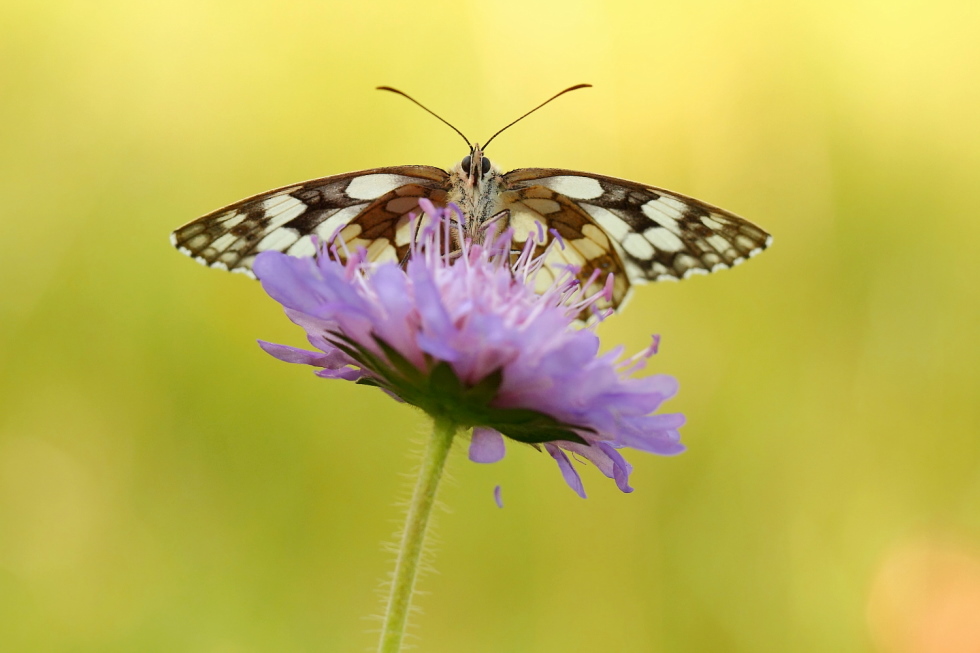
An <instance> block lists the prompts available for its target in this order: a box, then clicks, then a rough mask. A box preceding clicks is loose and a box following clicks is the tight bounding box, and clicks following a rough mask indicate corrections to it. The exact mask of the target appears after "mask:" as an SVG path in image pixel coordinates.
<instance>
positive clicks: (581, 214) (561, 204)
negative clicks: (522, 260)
mask: <svg viewBox="0 0 980 653" xmlns="http://www.w3.org/2000/svg"><path fill="white" fill-rule="evenodd" d="M501 204H502V206H503V208H504V210H506V211H507V212H508V213H509V216H508V226H509V227H511V228H512V229H513V230H514V240H515V242H516V243H518V244H520V243H523V242H525V241H526V240H527V238H528V236H529V234H532V233H535V234H537V232H538V231H540V232H541V234H542V235H544V239H543V240H542V241H540V243H541V244H539V245H538V247H537V251H536V252H535V254H536V255H540V254H542V253H544V250H545V246H546V245H547V244H548V243H549V242H550V241H551V239H552V236H553V235H554V234H557V236H558V239H559V243H557V244H555V245H554V246H552V247H551V250H550V251H549V253H548V257H547V258H546V259H545V265H544V267H543V268H542V270H541V272H540V273H539V276H538V283H539V285H541V286H547V285H548V284H550V283H551V282H552V281H553V280H554V277H555V276H556V275H558V274H560V273H561V270H562V269H563V268H566V267H568V266H574V267H575V268H578V269H579V273H578V278H579V279H580V280H581V281H582V282H583V283H586V282H588V281H589V280H590V279H591V278H592V277H593V274H594V272H595V271H596V270H598V271H599V274H598V275H596V278H595V279H594V280H593V285H592V286H591V287H590V288H588V289H587V290H588V291H589V292H595V291H597V290H599V289H600V288H601V287H602V286H603V284H604V283H605V281H606V277H607V276H608V275H609V274H610V273H611V274H612V275H613V297H612V302H611V306H618V305H619V304H620V303H621V302H622V301H623V300H624V299H625V297H626V294H627V292H628V291H629V279H628V277H627V275H626V272H625V270H624V267H623V261H622V259H621V258H620V256H619V254H618V253H617V251H616V248H615V247H614V246H613V245H612V243H611V242H610V240H609V238H608V237H607V236H606V234H605V233H604V232H603V231H602V229H600V228H598V227H597V226H596V225H595V221H594V220H593V219H592V218H591V217H590V216H589V215H588V214H587V213H586V212H585V211H583V210H582V208H581V207H579V206H578V205H577V204H576V203H575V202H574V201H572V200H570V199H569V198H568V197H565V196H564V195H561V194H560V193H557V192H555V191H553V190H551V189H550V188H547V187H545V186H526V187H524V188H518V189H514V190H509V191H504V192H503V193H502V196H501ZM539 224H540V225H541V227H540V229H539V227H538V225H539ZM543 289H544V288H543V287H542V288H541V290H543ZM599 307H600V308H603V307H604V306H602V304H601V303H600V306H599Z"/></svg>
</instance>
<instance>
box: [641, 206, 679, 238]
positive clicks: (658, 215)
mask: <svg viewBox="0 0 980 653" xmlns="http://www.w3.org/2000/svg"><path fill="white" fill-rule="evenodd" d="M641 210H642V211H643V215H645V216H647V217H648V218H650V219H651V220H653V221H654V222H656V223H657V224H659V225H660V226H661V227H663V228H664V229H670V230H671V231H672V232H674V233H675V234H680V233H681V226H680V224H679V223H678V222H677V218H675V217H673V216H672V215H670V213H677V212H675V211H674V210H673V209H672V208H671V207H670V205H667V204H664V203H663V198H660V199H659V200H650V201H649V202H647V203H646V204H644V205H643V206H642V207H641ZM680 215H681V214H680V213H677V216H678V217H680Z"/></svg>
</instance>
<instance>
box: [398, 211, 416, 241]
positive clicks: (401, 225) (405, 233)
mask: <svg viewBox="0 0 980 653" xmlns="http://www.w3.org/2000/svg"><path fill="white" fill-rule="evenodd" d="M412 235H413V234H412V219H411V218H410V217H409V216H407V215H403V216H402V217H400V218H398V223H397V224H396V225H395V245H397V246H398V247H404V246H405V245H408V244H409V243H411V242H412Z"/></svg>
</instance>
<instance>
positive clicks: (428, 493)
mask: <svg viewBox="0 0 980 653" xmlns="http://www.w3.org/2000/svg"><path fill="white" fill-rule="evenodd" d="M456 428H457V427H456V424H454V423H453V422H451V421H449V420H447V419H444V418H439V417H437V418H436V419H435V425H434V428H433V430H432V438H431V439H430V440H429V444H428V446H427V447H426V449H425V456H424V457H423V459H422V466H421V468H420V469H419V477H418V480H417V481H416V482H415V492H414V494H413V495H412V503H411V504H410V505H409V507H408V516H407V517H406V519H405V532H404V533H403V534H402V541H401V546H400V547H399V549H398V561H397V562H396V563H395V576H394V578H393V579H392V583H391V594H389V596H388V609H387V610H386V612H385V620H384V626H383V627H382V629H381V643H380V644H379V645H378V653H398V651H400V650H401V646H402V638H403V637H404V635H405V625H406V623H407V621H408V612H409V609H410V608H411V604H412V594H413V593H414V590H415V579H416V577H417V576H418V567H419V558H421V556H422V547H423V545H424V543H425V532H426V530H427V528H428V524H429V515H430V514H431V513H432V505H433V503H434V502H435V497H436V489H437V488H438V487H439V479H440V478H442V470H443V467H444V466H445V464H446V457H447V456H448V455H449V449H450V448H451V447H452V444H453V436H454V435H455V434H456Z"/></svg>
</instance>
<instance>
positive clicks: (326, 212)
mask: <svg viewBox="0 0 980 653" xmlns="http://www.w3.org/2000/svg"><path fill="white" fill-rule="evenodd" d="M448 178H449V175H448V174H447V173H446V172H445V171H444V170H441V169H439V168H434V167H431V166H398V167H391V168H375V169H373V170H364V171H361V172H352V173H348V174H343V175H336V176H333V177H323V178H321V179H314V180H311V181H306V182H301V183H298V184H293V185H291V186H286V187H283V188H277V189H275V190H271V191H268V192H266V193H262V194H261V195H256V196H254V197H250V198H248V199H245V200H242V201H240V202H236V203H235V204H232V205H230V206H226V207H225V208H223V209H218V210H217V211H214V212H212V213H209V214H207V215H205V216H203V217H201V218H198V219H197V220H194V221H193V222H190V223H188V224H186V225H184V226H183V227H180V228H179V229H177V230H176V231H174V232H173V234H171V237H170V240H171V242H172V243H173V245H174V246H175V247H176V248H177V249H179V250H180V251H181V252H183V253H184V254H187V255H188V256H190V257H192V258H194V259H195V260H197V261H198V262H200V263H202V264H204V265H207V266H209V267H213V268H219V269H222V270H230V271H232V272H242V273H244V274H247V275H249V276H254V275H253V274H252V263H253V262H254V261H255V257H256V256H257V255H258V254H259V253H260V252H265V251H270V250H273V251H279V252H285V253H287V254H291V255H294V256H310V255H312V254H313V253H314V245H313V237H314V236H315V237H317V238H319V239H320V240H329V239H330V238H332V237H333V236H334V235H335V234H337V233H339V234H340V235H341V237H342V238H343V239H344V241H345V242H346V243H347V246H348V247H350V248H352V249H353V248H357V247H361V246H363V247H365V248H366V249H367V250H368V256H369V257H370V258H371V259H372V260H402V259H404V257H405V256H406V255H407V253H408V246H409V244H410V242H411V239H412V233H411V229H410V227H409V214H410V213H413V212H414V213H419V212H420V211H419V209H418V200H419V198H420V197H428V198H429V199H430V200H432V201H433V203H435V204H437V205H442V204H444V203H445V197H446V185H447V183H448Z"/></svg>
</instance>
